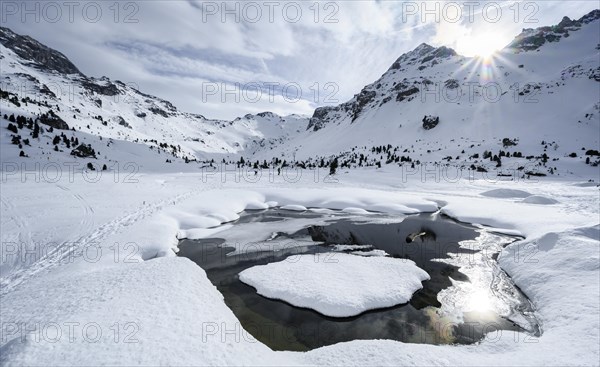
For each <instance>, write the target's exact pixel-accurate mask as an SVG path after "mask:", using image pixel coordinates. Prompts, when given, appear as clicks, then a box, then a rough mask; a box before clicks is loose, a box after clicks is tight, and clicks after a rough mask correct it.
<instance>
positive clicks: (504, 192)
mask: <svg viewBox="0 0 600 367" xmlns="http://www.w3.org/2000/svg"><path fill="white" fill-rule="evenodd" d="M481 196H487V197H490V198H501V199H502V198H526V197H528V196H531V194H530V193H528V192H527V191H523V190H516V189H494V190H489V191H486V192H482V193H481Z"/></svg>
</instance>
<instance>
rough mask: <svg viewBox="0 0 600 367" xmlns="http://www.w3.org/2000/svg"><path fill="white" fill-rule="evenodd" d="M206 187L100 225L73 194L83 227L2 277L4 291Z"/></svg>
mask: <svg viewBox="0 0 600 367" xmlns="http://www.w3.org/2000/svg"><path fill="white" fill-rule="evenodd" d="M56 186H58V187H59V188H60V189H62V190H64V191H69V192H70V190H69V189H68V188H66V187H64V186H61V185H56ZM204 190H205V189H198V190H192V191H188V192H185V193H183V194H178V195H175V196H172V197H169V198H167V199H163V200H159V201H158V202H156V203H151V204H145V205H142V206H141V207H140V208H139V209H137V210H135V211H134V212H132V213H129V214H126V215H124V216H121V217H118V218H116V219H114V220H112V221H109V222H107V223H104V224H102V225H100V226H99V227H96V228H94V227H93V223H94V220H93V213H94V209H93V208H92V206H91V205H90V204H89V203H88V202H87V201H86V200H85V199H84V198H83V197H82V196H81V195H79V194H72V195H73V197H74V198H75V199H76V200H78V201H79V202H80V203H81V205H82V207H83V210H84V218H83V219H82V220H81V222H80V225H81V227H80V229H79V231H77V232H76V234H75V235H73V236H72V237H70V238H71V239H69V240H67V241H63V242H62V243H61V244H60V245H59V246H57V247H56V248H55V249H54V250H52V251H50V252H48V254H46V255H44V256H42V257H40V258H39V259H38V260H37V261H36V262H35V263H33V264H31V265H30V266H29V267H27V268H24V269H20V270H18V271H16V272H14V273H13V274H11V276H10V277H7V278H4V279H2V281H1V283H0V295H2V296H4V295H6V294H8V293H10V292H11V291H12V290H13V289H14V288H15V287H16V286H18V285H19V284H21V283H22V282H24V281H27V280H28V279H30V278H31V277H33V276H36V275H37V274H39V273H40V272H43V271H48V270H50V269H51V268H53V267H55V266H57V265H59V264H60V262H61V261H62V260H64V259H68V258H72V257H76V256H77V254H79V253H81V251H83V249H85V247H86V246H88V245H91V244H95V243H100V242H102V240H103V239H105V238H106V237H107V236H109V235H112V234H115V233H118V232H120V230H121V229H123V228H124V227H128V226H131V225H133V224H134V223H136V222H138V221H140V220H143V219H145V218H147V217H149V216H151V215H153V214H155V213H157V212H159V211H161V210H163V209H164V208H165V207H167V206H170V205H176V204H177V203H179V202H181V201H182V200H185V199H188V198H190V197H191V196H193V195H195V194H198V193H200V192H201V191H204ZM2 202H3V203H4V205H5V206H6V207H8V208H13V210H14V206H11V205H12V204H10V203H9V202H5V200H4V199H2ZM13 213H14V211H13ZM11 218H12V219H13V220H14V221H15V222H16V223H19V224H18V225H19V228H26V222H24V221H23V219H22V217H20V216H19V215H14V214H13V215H12V216H11ZM19 233H21V232H19ZM27 236H28V238H29V239H30V238H31V234H30V233H29V232H27ZM65 250H66V251H65Z"/></svg>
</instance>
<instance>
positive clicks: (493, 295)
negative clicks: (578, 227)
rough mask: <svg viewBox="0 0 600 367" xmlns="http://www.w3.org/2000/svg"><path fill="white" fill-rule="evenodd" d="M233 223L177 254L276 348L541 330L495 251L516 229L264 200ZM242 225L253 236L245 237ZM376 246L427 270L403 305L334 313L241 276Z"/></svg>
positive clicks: (447, 340)
mask: <svg viewBox="0 0 600 367" xmlns="http://www.w3.org/2000/svg"><path fill="white" fill-rule="evenodd" d="M307 221H308V222H309V223H310V222H314V224H313V225H311V224H306V223H307ZM295 222H298V223H297V225H295ZM231 224H232V227H231V228H229V229H226V230H224V231H222V232H219V233H217V236H215V238H210V239H202V240H182V241H181V242H180V244H179V248H180V252H179V256H183V257H187V258H190V259H191V260H193V261H194V262H195V263H196V264H198V265H199V266H201V267H202V268H203V269H204V270H205V271H206V273H207V275H208V278H209V279H210V281H211V282H212V283H213V284H214V285H215V286H216V287H217V289H218V290H219V291H220V292H221V293H222V294H223V296H224V299H225V303H226V304H227V306H228V307H229V308H230V309H231V310H232V311H233V312H234V314H235V315H236V317H237V318H238V319H239V320H240V323H241V325H242V326H243V328H244V329H245V330H247V331H248V332H250V333H251V334H252V336H254V337H255V338H256V339H258V340H260V341H261V342H262V343H264V344H266V345H268V346H269V347H271V348H272V349H274V350H295V351H306V350H311V349H314V348H318V347H321V346H326V345H331V344H335V343H338V342H344V341H350V340H356V339H392V340H398V341H402V342H407V343H427V344H470V343H474V342H477V341H480V340H481V339H482V338H483V337H484V335H485V334H486V333H491V334H489V335H492V336H493V335H494V334H495V333H496V334H497V333H503V332H504V333H506V332H515V331H528V332H530V333H532V334H538V333H539V327H538V325H537V321H536V320H535V319H534V318H533V316H532V314H533V312H532V308H531V304H530V302H529V300H528V299H527V298H526V297H525V296H524V295H523V294H522V293H521V292H520V291H519V290H518V289H517V288H516V287H515V286H514V284H513V283H512V281H511V280H510V278H509V277H508V276H507V275H506V274H505V273H504V272H503V271H502V270H501V269H500V268H499V267H498V265H497V263H496V260H495V259H496V257H497V255H498V252H499V251H500V250H501V249H502V247H504V246H506V245H507V244H509V243H512V242H513V241H515V240H516V238H514V237H509V236H505V235H499V234H493V233H489V232H487V231H485V230H482V229H479V228H475V227H473V226H470V225H467V224H463V223H458V222H456V221H454V220H452V219H450V218H448V217H445V216H442V215H438V214H419V215H411V216H400V217H392V216H387V215H381V214H370V215H352V214H348V213H342V212H336V211H324V212H323V211H320V212H315V211H306V212H293V211H285V210H280V209H270V210H265V211H251V212H245V213H243V214H242V216H241V218H240V219H239V220H237V221H235V222H233V223H231ZM281 228H284V229H286V230H285V231H282V230H281ZM298 228H300V229H298ZM244 233H247V238H249V239H252V242H250V243H248V242H244V241H243V239H244ZM257 238H262V240H260V241H256V239H257ZM336 245H345V247H344V246H336ZM348 245H352V246H350V247H348ZM357 246H360V247H357ZM236 249H237V250H236ZM374 250H375V251H376V252H375V253H378V254H379V253H382V252H385V253H387V256H388V257H392V258H396V259H398V261H399V262H401V261H403V260H402V259H410V260H412V261H414V262H415V263H416V265H417V266H418V267H419V268H421V269H423V270H425V271H426V272H427V273H428V274H429V276H430V278H431V279H430V280H426V281H424V282H423V288H422V289H421V290H418V291H417V292H416V293H414V294H413V296H412V298H411V299H410V301H409V302H408V303H406V304H402V305H397V306H394V307H388V308H383V309H375V310H369V311H366V312H364V313H362V314H360V315H358V316H354V317H345V318H334V317H327V316H324V315H322V314H320V313H318V312H316V311H314V310H311V309H308V308H299V307H295V306H293V305H291V304H289V303H287V302H283V301H280V300H275V299H269V298H265V297H263V296H261V295H259V294H257V292H256V289H255V288H253V287H251V286H249V285H247V284H244V283H243V282H241V281H240V280H239V276H238V274H239V273H240V272H242V271H244V270H246V269H248V268H251V267H253V266H257V265H265V264H268V263H273V262H279V261H283V260H286V259H288V261H293V259H294V256H297V255H300V254H313V255H314V256H315V257H316V258H318V257H320V259H321V261H326V260H324V259H325V258H324V257H326V256H328V254H331V253H332V252H336V251H337V252H345V253H353V254H355V255H356V256H359V255H360V252H363V253H364V254H369V253H373V251H374ZM377 250H378V251H377ZM323 281H324V282H326V281H327V279H323Z"/></svg>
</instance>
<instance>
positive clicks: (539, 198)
mask: <svg viewBox="0 0 600 367" xmlns="http://www.w3.org/2000/svg"><path fill="white" fill-rule="evenodd" d="M521 202H522V203H527V204H538V205H554V204H558V200H554V199H552V198H549V197H546V196H543V195H531V196H528V197H526V198H525V199H523V200H522V201H521Z"/></svg>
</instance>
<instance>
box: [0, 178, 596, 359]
mask: <svg viewBox="0 0 600 367" xmlns="http://www.w3.org/2000/svg"><path fill="white" fill-rule="evenodd" d="M374 178H375V179H374ZM3 179H4V180H3V182H2V222H1V226H2V228H1V237H2V238H1V239H2V254H3V256H2V263H1V268H0V275H1V279H0V281H1V284H2V288H1V297H0V306H1V308H0V309H1V312H2V322H3V327H4V329H3V333H2V340H1V346H0V348H2V349H1V351H2V353H0V355H1V356H2V357H1V358H2V362H3V365H23V364H26V365H45V364H48V363H49V362H55V363H60V364H64V365H90V364H113V365H133V364H141V365H155V364H172V365H223V364H234V365H240V364H247V365H265V364H277V365H307V364H308V365H314V364H325V365H407V364H408V365H431V364H436V365H499V364H500V365H515V364H518V365H540V364H545V365H596V364H597V361H598V357H600V356H599V354H598V348H597V346H598V344H599V342H600V338H599V330H600V325H599V324H598V317H597V316H598V309H599V299H600V290H599V278H598V272H599V267H598V264H599V259H598V253H599V249H600V247H599V244H600V241H599V240H598V232H599V229H598V226H599V211H598V208H599V204H600V203H599V196H598V188H597V187H592V186H589V185H579V186H578V185H575V184H577V183H579V182H577V181H576V182H573V181H568V180H565V181H557V180H550V179H546V180H543V181H540V182H536V181H533V180H531V181H523V182H511V183H507V182H493V181H484V180H477V181H471V180H468V181H467V180H461V181H458V182H435V181H433V182H429V181H425V182H422V181H420V180H418V179H415V180H414V181H409V182H403V181H399V176H398V174H397V172H394V171H387V172H386V171H376V170H374V169H373V170H371V169H364V170H358V171H352V172H349V173H344V174H342V175H340V176H339V178H338V182H337V183H335V184H324V183H315V182H314V181H313V180H312V177H307V178H304V179H303V180H302V181H299V182H296V183H294V184H290V183H288V182H285V181H284V180H281V181H276V182H274V183H270V182H268V181H265V182H257V183H245V182H244V181H243V180H240V181H239V182H237V181H236V180H229V181H227V182H225V183H223V182H221V181H220V179H219V178H218V177H217V178H214V179H213V180H212V181H211V180H209V181H208V182H205V183H201V184H199V183H200V182H202V181H201V179H202V178H201V174H197V173H186V174H169V173H140V174H138V175H137V177H136V179H137V182H133V183H123V182H121V181H117V182H115V180H114V177H113V176H112V175H106V176H103V177H102V179H101V180H100V181H98V182H93V183H92V182H88V181H85V180H84V179H83V178H82V176H81V175H80V174H76V175H75V176H74V177H73V182H70V180H69V176H68V175H63V177H62V178H61V180H60V181H59V182H57V183H49V182H35V180H23V179H22V177H21V176H19V175H8V174H5V175H4V176H3ZM365 182H371V184H365ZM399 187H402V188H399ZM506 187H511V188H514V189H518V190H523V191H526V192H528V193H531V194H533V195H543V196H545V197H550V198H554V199H556V200H557V201H558V203H556V204H554V205H532V204H528V203H522V202H519V201H515V200H514V199H512V200H506V199H499V198H493V197H485V196H481V193H483V192H486V191H489V190H492V189H497V188H506ZM115 198H119V200H114V199H115ZM269 201H277V202H278V203H279V204H280V205H288V204H292V203H294V204H296V205H303V206H305V207H316V208H319V207H320V208H337V209H343V208H347V207H359V208H363V209H365V210H369V208H372V207H374V206H378V207H382V206H384V205H388V206H389V205H392V206H390V207H391V208H393V206H394V205H399V206H404V207H407V208H411V209H412V210H416V211H423V210H427V209H432V208H436V209H437V206H438V205H440V206H441V207H442V209H441V211H442V213H445V214H448V215H451V216H453V217H455V218H457V219H459V220H462V221H466V222H472V223H479V224H481V225H485V226H491V227H494V228H505V229H507V230H510V231H515V232H518V233H520V234H522V235H523V236H525V237H526V239H525V240H522V241H518V242H516V243H514V244H512V245H510V246H508V247H507V248H506V249H505V250H504V251H503V253H502V255H501V256H500V258H499V262H500V266H501V267H502V268H503V269H504V270H505V271H507V272H508V273H509V275H510V276H511V277H512V278H513V279H514V281H515V283H516V284H517V286H519V287H520V288H521V289H522V290H523V291H524V292H525V294H527V295H528V297H530V299H531V300H532V302H533V303H534V305H535V307H536V314H537V317H538V319H540V320H541V321H542V327H543V334H542V335H541V337H539V338H535V337H531V336H528V335H526V334H521V333H513V332H510V333H509V332H505V333H492V334H491V335H489V336H488V338H487V339H486V340H484V341H482V342H481V343H480V344H477V345H469V346H432V345H414V344H404V343H400V342H394V341H382V340H371V341H352V342H348V343H341V344H337V345H334V346H329V347H324V348H319V349H316V350H313V351H310V352H306V353H292V352H273V351H271V350H270V349H269V348H267V347H265V346H264V345H262V344H260V343H258V342H256V341H254V340H253V339H252V338H251V336H249V334H248V333H247V332H246V331H245V330H244V329H243V328H242V327H241V326H240V324H239V322H238V321H237V319H236V318H235V316H234V315H233V313H232V312H231V311H230V310H229V309H228V307H227V306H226V305H225V303H224V302H223V298H222V296H221V295H220V294H219V293H218V291H217V289H216V288H215V287H214V286H213V285H212V284H211V283H210V281H209V280H208V279H207V277H206V274H205V272H204V271H203V270H202V269H201V268H200V267H198V266H196V265H194V264H193V263H191V262H190V261H189V260H187V259H183V258H178V257H175V256H174V251H173V249H174V247H175V246H176V245H177V238H178V236H179V237H181V236H182V235H185V234H189V233H194V234H195V235H196V236H198V237H212V236H215V233H219V232H222V233H226V229H227V228H230V227H231V226H232V225H231V224H220V223H225V222H228V221H231V220H233V219H235V218H237V217H238V216H239V213H240V212H241V211H243V210H244V209H245V208H247V207H248V205H249V204H250V203H257V202H262V203H265V204H266V203H268V202H269ZM57 210H60V215H55V213H56V212H57ZM392 212H394V211H393V210H392ZM215 226H217V227H215ZM234 227H235V226H233V227H231V228H234ZM216 237H218V235H217V236H216ZM239 240H240V241H241V240H242V238H241V237H240V238H239ZM49 249H57V250H56V251H54V252H51V251H48V250H49ZM25 251H28V252H27V253H25ZM98 253H100V255H98ZM337 254H338V255H343V254H341V253H337ZM17 255H18V256H17ZM347 256H354V257H355V258H357V259H360V260H370V259H374V258H367V259H363V258H361V257H358V256H355V255H347ZM383 259H385V258H383ZM377 260H381V258H379V259H377ZM71 323H79V324H77V326H76V327H75V329H74V342H70V341H69V339H68V338H67V335H68V332H69V330H70V329H69V325H73V324H71ZM93 323H95V324H97V326H98V327H100V329H101V331H102V337H101V338H100V340H98V341H97V342H95V343H90V342H88V341H86V340H85V339H84V338H83V337H82V331H83V327H84V326H89V325H93V326H94V327H95V326H96V325H95V324H93ZM115 323H116V324H117V327H118V330H120V334H119V336H120V338H119V341H118V342H115V339H114V332H113V330H112V329H111V326H112V327H113V329H114V328H115V327H114V325H115ZM131 323H133V324H131ZM56 325H58V326H59V327H60V331H62V337H61V338H59V340H58V341H57V342H55V341H54V340H51V339H49V338H48V337H43V336H44V335H48V331H47V329H48V328H50V327H51V326H56ZM132 325H133V326H132ZM12 326H15V327H16V330H15V329H14V328H11V327H12ZM36 327H37V329H36ZM44 328H46V329H44ZM36 330H38V332H36ZM44 330H46V331H44ZM94 330H95V329H89V327H88V332H90V333H93V331H94ZM231 330H234V332H231ZM27 335H28V336H27ZM40 335H41V336H40ZM125 336H131V337H133V338H134V339H133V340H134V341H135V342H133V343H124V341H123V340H124V337H125ZM22 340H25V341H24V342H23V341H22Z"/></svg>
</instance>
